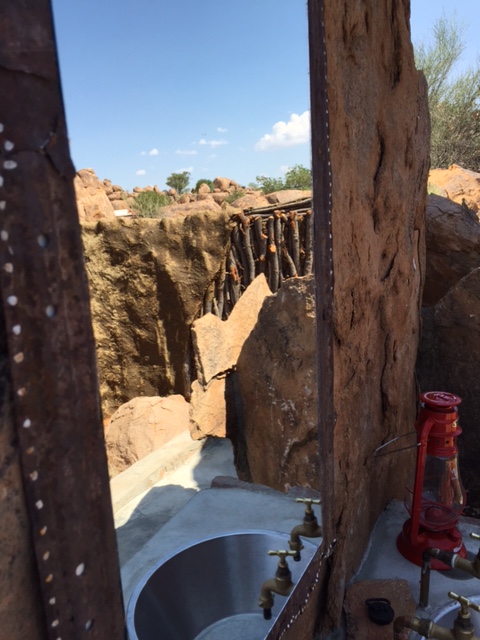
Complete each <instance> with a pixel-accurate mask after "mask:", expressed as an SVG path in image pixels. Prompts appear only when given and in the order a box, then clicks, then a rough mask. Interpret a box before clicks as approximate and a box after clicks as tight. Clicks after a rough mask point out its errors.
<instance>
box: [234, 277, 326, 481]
mask: <svg viewBox="0 0 480 640" xmlns="http://www.w3.org/2000/svg"><path fill="white" fill-rule="evenodd" d="M315 366H316V365H315V301H314V280H313V277H310V276H307V277H304V278H291V279H289V280H286V281H285V282H284V283H283V284H282V287H281V289H280V290H279V292H278V293H276V294H275V295H272V296H269V297H267V298H266V299H265V302H264V304H263V306H262V309H261V311H260V314H259V317H258V321H257V324H256V325H255V327H254V329H253V331H252V332H251V334H250V335H249V337H248V338H247V340H246V341H245V344H244V346H243V348H242V351H241V353H240V356H239V358H238V363H237V375H238V380H239V386H240V392H241V394H240V395H241V403H242V411H241V413H242V430H241V431H242V432H243V433H244V436H245V442H242V440H240V439H237V441H236V443H235V447H236V459H237V461H239V468H238V472H239V477H240V478H241V479H242V480H247V481H252V482H258V483H260V484H265V485H267V486H269V487H272V488H274V489H278V490H280V491H286V490H288V488H289V487H291V486H294V485H300V486H308V487H311V488H312V489H315V490H318V489H319V486H318V482H319V457H318V440H317V406H316V402H317V381H316V370H315ZM240 461H244V462H245V464H244V465H243V468H241V467H240V464H241V462H240Z"/></svg>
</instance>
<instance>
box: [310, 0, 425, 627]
mask: <svg viewBox="0 0 480 640" xmlns="http://www.w3.org/2000/svg"><path fill="white" fill-rule="evenodd" d="M409 8H410V2H409V1H408V0H403V1H398V2H386V3H377V2H374V1H373V0H370V1H368V2H362V3H352V2H350V1H349V0H340V1H338V2H326V3H325V31H326V48H327V88H328V97H329V121H330V141H329V142H330V155H331V173H332V182H333V187H332V188H333V192H332V201H333V212H332V227H333V261H334V277H335V284H334V308H333V313H334V406H335V411H336V423H335V431H334V442H333V446H334V459H333V461H331V460H325V461H324V464H333V465H334V481H335V486H334V500H333V505H334V522H333V526H334V531H335V537H336V538H337V539H338V540H339V543H338V545H337V549H336V551H335V557H334V560H333V572H332V577H331V581H330V591H329V593H330V595H331V598H330V599H329V603H328V606H329V609H330V613H331V615H332V616H333V617H334V618H335V617H336V618H337V620H338V618H339V615H340V607H341V603H339V599H338V593H339V592H343V585H344V583H345V581H346V580H348V579H349V577H350V576H351V575H352V572H353V571H354V570H355V568H356V567H357V566H358V563H359V561H360V558H361V557H362V554H363V551H364V549H365V545H366V544H367V541H368V537H369V535H370V532H371V530H372V527H373V525H374V523H375V521H376V518H377V516H378V514H379V513H380V511H381V510H382V509H383V508H384V506H385V504H386V502H387V501H388V500H390V499H391V498H392V497H394V496H397V497H399V496H401V495H402V494H403V488H404V485H405V480H406V478H407V474H408V472H409V470H410V469H411V465H412V463H413V456H412V455H411V452H410V454H408V453H407V454H406V455H405V454H399V455H393V456H385V457H383V458H374V457H373V451H374V449H375V448H376V447H377V446H379V445H380V444H382V443H383V442H386V441H387V440H388V439H389V438H393V437H395V436H397V435H400V434H403V433H406V432H407V431H409V430H411V429H412V425H413V423H414V419H415V407H416V389H415V378H414V368H415V359H416V350H417V344H418V339H419V329H420V327H419V315H420V297H421V290H422V285H423V278H424V263H425V228H424V211H425V194H426V184H427V174H428V164H429V160H428V157H429V144H428V136H429V119H428V110H427V99H426V84H425V81H424V78H423V76H422V75H421V74H419V73H418V72H417V71H416V69H415V66H414V59H413V50H412V45H411V42H410V34H409V22H408V21H409ZM316 117H318V118H320V117H322V114H312V122H313V121H314V119H315V118H316ZM320 392H321V390H320Z"/></svg>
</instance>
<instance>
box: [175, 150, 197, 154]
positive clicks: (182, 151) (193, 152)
mask: <svg viewBox="0 0 480 640" xmlns="http://www.w3.org/2000/svg"><path fill="white" fill-rule="evenodd" d="M175 153H176V154H177V156H196V155H197V153H198V151H196V150H195V149H177V150H176V151H175Z"/></svg>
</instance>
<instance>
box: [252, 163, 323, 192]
mask: <svg viewBox="0 0 480 640" xmlns="http://www.w3.org/2000/svg"><path fill="white" fill-rule="evenodd" d="M256 180H257V185H256V187H257V188H259V189H261V190H262V191H263V193H265V194H267V193H273V192H274V191H282V190H284V189H303V190H305V189H311V188H312V172H311V171H310V169H307V168H306V167H304V166H303V165H301V164H296V165H294V166H293V167H292V168H291V169H289V170H288V171H287V172H286V174H285V179H284V180H282V178H268V177H267V176H257V178H256Z"/></svg>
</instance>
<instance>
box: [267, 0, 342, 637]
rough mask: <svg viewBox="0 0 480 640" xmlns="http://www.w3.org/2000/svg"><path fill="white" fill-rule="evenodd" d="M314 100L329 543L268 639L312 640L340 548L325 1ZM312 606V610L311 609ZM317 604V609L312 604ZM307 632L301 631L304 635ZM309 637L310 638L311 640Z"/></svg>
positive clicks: (319, 14) (314, 63)
mask: <svg viewBox="0 0 480 640" xmlns="http://www.w3.org/2000/svg"><path fill="white" fill-rule="evenodd" d="M308 21H309V52H310V101H311V113H312V176H313V210H314V255H315V260H314V274H315V281H316V318H317V320H316V324H317V331H316V333H317V341H316V342H317V349H316V353H317V378H318V388H319V392H318V441H319V455H320V457H321V460H322V461H323V463H322V464H321V465H320V469H321V476H322V477H321V483H320V486H321V487H322V492H321V495H322V526H323V534H324V538H323V541H322V544H321V547H320V549H319V551H318V552H317V554H316V555H315V556H314V558H313V559H312V561H311V563H310V565H309V567H308V569H307V571H306V573H305V574H304V575H303V577H302V579H301V580H300V581H299V582H298V584H297V585H296V587H295V589H294V591H293V592H292V595H291V597H290V598H289V600H288V602H287V605H286V607H285V609H284V610H283V612H282V614H281V615H280V616H279V618H278V619H277V621H276V623H275V624H274V626H273V627H272V629H271V631H270V633H269V635H268V636H267V640H273V639H275V640H279V639H280V638H285V640H293V639H294V638H298V637H300V635H299V633H301V637H305V638H307V637H311V635H313V630H314V628H315V625H316V622H317V620H318V618H319V617H320V616H321V606H322V602H323V599H324V594H325V589H324V588H323V586H324V582H325V580H326V579H327V577H328V562H327V561H326V558H327V557H328V556H329V555H330V553H331V550H332V549H333V546H334V545H335V538H334V531H333V517H332V516H333V504H332V500H333V476H332V472H333V469H332V460H333V427H334V423H335V413H334V406H333V325H332V309H333V285H334V281H333V259H332V258H333V256H332V232H331V229H332V226H331V225H332V176H331V166H330V154H329V151H330V149H329V121H328V94H327V60H326V46H325V30H324V21H323V0H309V2H308ZM309 602H310V605H311V606H310V607H307V604H308V603H309ZM312 603H313V604H312ZM300 630H301V631H300ZM306 633H308V634H310V635H306Z"/></svg>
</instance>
